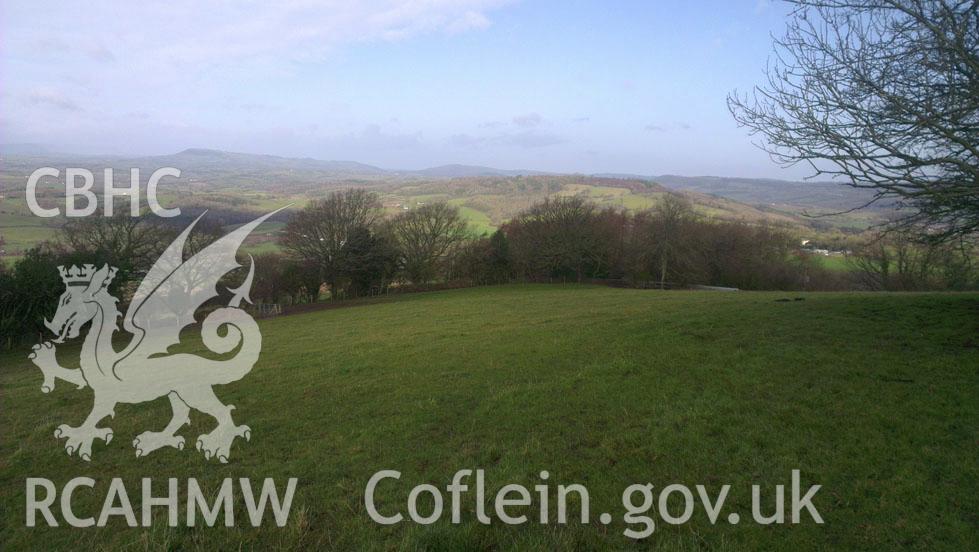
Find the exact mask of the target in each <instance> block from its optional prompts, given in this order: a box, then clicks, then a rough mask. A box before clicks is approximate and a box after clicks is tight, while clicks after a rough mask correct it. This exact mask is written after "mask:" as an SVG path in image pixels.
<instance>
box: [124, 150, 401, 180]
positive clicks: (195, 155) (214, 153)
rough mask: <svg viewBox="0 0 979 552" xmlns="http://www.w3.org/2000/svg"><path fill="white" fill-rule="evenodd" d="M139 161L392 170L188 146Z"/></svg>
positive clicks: (369, 172)
mask: <svg viewBox="0 0 979 552" xmlns="http://www.w3.org/2000/svg"><path fill="white" fill-rule="evenodd" d="M132 161H134V162H135V163H137V164H140V165H143V164H151V165H154V166H157V167H161V166H173V167H177V168H180V169H181V170H188V171H193V170H200V169H208V170H231V171H241V170H278V171H281V170H292V171H316V172H324V173H331V174H336V175H349V176H358V175H366V176H379V175H386V174H389V171H386V170H384V169H381V168H378V167H375V166H373V165H367V164H364V163H357V162H356V161H322V160H319V159H312V158H309V157H306V158H294V157H279V156H276V155H259V154H252V153H235V152H228V151H220V150H212V149H197V148H192V149H186V150H184V151H181V152H179V153H175V154H172V155H159V156H152V157H141V158H135V159H133V160H132Z"/></svg>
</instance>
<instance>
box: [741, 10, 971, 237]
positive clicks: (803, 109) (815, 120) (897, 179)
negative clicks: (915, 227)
mask: <svg viewBox="0 0 979 552" xmlns="http://www.w3.org/2000/svg"><path fill="white" fill-rule="evenodd" d="M790 1H791V3H793V4H795V9H794V10H793V12H792V14H791V16H790V21H789V24H788V29H787V31H786V33H785V36H783V37H782V38H780V39H777V40H776V41H775V55H774V57H773V60H772V61H771V62H770V63H769V66H768V68H767V76H768V82H767V84H765V85H763V86H760V87H757V88H755V90H754V91H753V92H752V93H750V94H747V95H739V94H737V93H735V94H733V95H732V96H730V97H729V98H728V106H729V108H730V109H731V112H732V114H733V115H734V117H735V119H736V120H737V121H738V123H739V124H741V125H743V126H745V127H747V128H749V129H750V130H751V132H752V134H757V135H760V136H761V137H762V138H763V144H762V147H763V148H764V149H765V150H766V151H768V152H769V153H770V154H771V155H772V157H773V158H774V159H775V160H776V161H778V162H780V163H782V164H785V165H794V164H797V163H806V164H808V165H809V166H811V168H812V169H813V171H814V176H817V175H828V176H833V177H840V179H841V181H843V182H845V183H846V184H850V185H853V186H855V187H860V188H870V189H873V190H875V192H876V194H875V201H877V200H882V199H893V200H896V201H897V203H898V205H899V206H901V207H903V208H906V209H907V211H906V212H907V213H908V214H907V215H906V216H905V217H903V218H902V219H901V221H900V223H901V224H902V225H911V224H923V225H925V226H926V227H927V228H928V231H929V233H930V234H931V235H932V237H935V238H940V239H942V238H945V239H947V238H952V237H955V236H962V235H968V234H974V233H976V232H977V231H979V3H977V2H976V1H975V0H972V1H955V0H927V1H925V0H790Z"/></svg>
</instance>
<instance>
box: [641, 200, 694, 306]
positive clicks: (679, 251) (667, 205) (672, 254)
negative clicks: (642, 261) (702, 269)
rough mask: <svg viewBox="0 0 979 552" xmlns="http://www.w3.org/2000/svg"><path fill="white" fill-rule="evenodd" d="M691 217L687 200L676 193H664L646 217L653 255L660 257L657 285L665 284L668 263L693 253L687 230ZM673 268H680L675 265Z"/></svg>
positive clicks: (691, 212) (671, 263)
mask: <svg viewBox="0 0 979 552" xmlns="http://www.w3.org/2000/svg"><path fill="white" fill-rule="evenodd" d="M693 218H694V212H693V206H692V205H691V204H690V201H689V200H688V199H687V198H685V197H683V196H681V195H678V194H673V193H667V194H666V195H664V196H663V198H662V199H661V200H660V202H659V203H658V204H657V205H656V206H655V207H654V208H653V211H652V216H651V217H650V218H649V222H650V223H651V229H652V233H653V239H652V247H653V255H654V256H655V257H656V259H657V260H658V261H659V287H660V289H663V288H665V287H666V276H667V274H668V273H669V272H668V270H669V269H670V268H671V265H679V264H685V263H684V261H685V260H687V259H688V258H689V257H690V256H691V255H692V254H693V247H692V245H691V243H690V238H691V235H690V233H689V226H690V224H689V223H690V222H691V221H692V220H693ZM674 272H675V273H678V272H679V271H678V270H677V269H676V268H674Z"/></svg>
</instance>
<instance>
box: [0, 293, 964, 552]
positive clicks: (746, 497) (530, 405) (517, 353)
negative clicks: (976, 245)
mask: <svg viewBox="0 0 979 552" xmlns="http://www.w3.org/2000/svg"><path fill="white" fill-rule="evenodd" d="M796 297H799V298H802V300H791V299H794V298H796ZM782 299H790V300H789V301H780V300H782ZM261 327H262V331H263V338H264V339H263V343H264V349H263V353H262V357H261V360H260V361H259V363H258V365H257V366H256V367H255V369H254V370H253V371H252V373H250V374H249V375H248V376H246V377H245V379H243V380H241V381H239V382H237V383H234V384H232V385H229V386H226V387H219V388H217V393H218V395H219V397H221V398H222V400H224V401H225V402H227V403H230V404H234V405H236V407H237V409H236V410H235V417H236V421H237V422H238V423H246V424H248V425H250V426H251V428H252V432H253V435H252V438H251V441H250V442H247V443H245V442H236V444H235V448H234V449H233V453H232V459H231V463H229V464H227V465H220V464H217V463H215V462H214V461H211V462H206V461H205V460H204V459H203V457H202V456H201V455H200V454H199V453H197V452H196V451H194V450H192V448H191V447H188V449H187V450H184V451H176V450H173V449H163V450H160V451H157V452H155V453H153V454H152V455H151V456H149V457H147V458H143V459H140V460H138V461H137V459H136V458H135V457H134V454H133V449H132V447H131V445H130V442H131V440H132V438H133V437H134V436H135V435H136V434H138V433H140V432H142V431H144V430H147V429H153V430H158V429H160V427H162V424H163V421H164V420H166V419H169V414H168V413H169V407H168V405H167V403H166V401H165V400H158V401H155V402H153V403H151V404H144V405H135V406H132V405H120V406H118V407H117V408H116V415H115V418H114V419H109V420H107V421H106V422H104V423H103V425H109V426H111V427H112V428H113V429H114V431H115V439H114V440H113V441H112V443H111V444H110V445H109V446H104V445H102V443H101V442H99V443H97V444H96V446H95V447H94V452H93V459H92V462H91V463H90V464H86V463H84V462H82V461H81V460H79V459H78V458H77V457H69V456H67V455H66V454H65V453H64V450H63V444H62V443H61V442H58V441H56V440H55V439H54V437H53V431H54V428H55V427H57V426H58V425H59V424H61V423H66V422H67V423H69V424H71V425H77V424H78V422H79V421H80V420H81V419H82V418H83V417H84V416H85V414H86V413H87V412H88V408H89V407H90V405H91V392H90V391H89V390H88V389H86V390H84V391H78V390H75V389H74V387H73V386H72V385H70V384H67V383H65V382H59V383H58V387H57V389H55V391H54V392H52V393H51V394H49V395H43V394H41V392H40V389H39V387H40V384H41V375H40V373H38V372H37V370H36V369H34V368H33V367H32V365H31V364H30V363H29V362H28V361H27V360H26V358H25V357H26V354H27V352H28V348H27V347H25V348H24V350H18V351H15V352H13V353H9V354H4V355H0V385H2V395H3V408H2V411H0V412H2V414H0V416H2V417H0V427H3V439H2V445H0V448H2V453H0V457H2V458H3V459H4V461H3V462H4V463H3V468H2V479H0V485H2V500H0V503H2V504H3V510H2V513H0V515H2V518H3V520H2V532H0V547H2V548H3V549H4V550H19V549H24V548H27V547H31V548H35V549H69V548H70V549H75V550H77V549H82V550H84V549H92V550H110V549H138V550H144V549H145V550H185V549H200V550H237V549H244V550H247V549H253V548H256V549H265V548H269V547H277V548H287V549H293V548H294V549H300V548H302V549H308V550H315V549H332V550H357V549H376V550H390V549H406V550H417V549H432V550H498V549H519V550H529V549H539V550H570V549H575V548H577V549H594V548H610V549H646V548H653V549H663V550H708V549H709V550H742V549H768V550H772V549H778V550H809V549H828V550H883V549H915V550H970V549H971V550H975V549H977V548H979V529H977V525H976V513H977V512H979V496H977V493H976V490H977V489H979V462H977V455H976V451H977V449H976V443H977V442H979V338H977V335H979V294H883V293H881V294H844V293H838V294H837V293H825V294H817V293H792V294H785V293H749V292H739V293H711V292H658V291H641V290H619V289H608V288H592V287H579V286H545V285H537V286H534V285H526V286H504V287H488V288H475V289H467V290H458V291H450V292H438V293H426V294H415V295H406V296H401V297H396V298H393V299H385V300H382V301H379V302H377V304H369V305H367V306H358V307H354V308H342V309H334V310H325V311H319V312H314V313H308V314H302V315H294V316H284V317H280V318H276V319H271V320H266V321H263V322H262V324H261ZM63 352H64V353H65V354H64V355H63V358H62V362H63V363H64V364H66V365H67V364H70V362H71V358H72V356H74V357H75V358H76V359H77V355H78V350H77V348H76V349H73V350H65V351H63ZM192 416H193V418H192V425H191V426H189V427H185V428H183V429H182V430H181V432H180V434H182V435H184V436H185V437H187V439H188V443H192V442H193V441H194V439H195V438H196V436H197V435H198V434H199V433H202V432H206V431H210V429H211V427H212V426H213V422H212V421H211V420H209V419H206V418H204V417H202V416H200V415H199V414H198V413H196V412H195V413H194V414H193V415H192ZM464 468H470V469H473V468H481V469H485V470H486V480H487V491H488V496H490V497H492V496H494V495H495V491H496V490H497V489H498V488H499V487H500V486H502V485H504V484H507V483H521V484H523V485H525V486H527V487H528V488H531V487H532V486H533V485H535V484H538V483H540V479H539V478H538V475H537V474H538V472H539V471H540V470H548V471H549V472H550V482H551V483H552V484H553V485H557V484H571V483H581V484H584V485H585V486H586V487H587V488H588V490H589V492H590V497H591V500H590V504H591V518H592V521H591V523H590V524H589V525H581V524H579V523H569V524H567V525H558V524H555V523H554V521H553V516H554V513H553V505H552V510H551V519H552V521H551V523H550V524H548V525H540V524H538V523H536V522H535V521H536V517H537V508H538V503H537V501H536V493H535V494H534V495H533V496H534V497H535V502H534V505H533V506H531V507H529V508H525V509H520V508H513V509H512V510H514V511H516V512H520V513H526V514H528V515H529V516H530V518H531V522H528V523H526V524H523V525H518V526H505V525H501V524H500V523H499V520H494V521H495V523H494V524H492V525H490V526H484V525H481V524H479V523H478V522H476V521H475V518H474V513H473V509H474V506H473V498H472V497H473V495H472V492H471V491H470V493H469V494H468V495H464V500H463V510H462V520H463V523H462V525H461V526H455V525H451V524H450V523H449V522H448V520H449V515H448V509H449V504H448V502H447V503H446V506H445V507H446V513H445V514H444V515H443V517H442V520H441V521H440V522H438V523H436V524H434V525H430V526H422V525H417V524H414V523H411V522H410V521H407V520H406V521H403V522H402V523H400V524H398V525H393V526H389V527H383V526H381V525H378V524H376V523H374V522H372V521H371V520H370V519H369V518H368V516H367V514H366V512H365V506H364V497H363V493H364V487H365V485H366V482H367V480H368V478H370V476H371V475H372V474H373V473H375V472H376V471H378V470H381V469H396V470H399V471H400V472H402V477H401V481H399V482H392V481H389V482H388V483H387V484H383V485H382V486H381V487H379V492H378V495H377V496H378V506H379V508H380V509H381V511H383V512H386V513H392V512H394V511H400V512H401V513H403V514H404V515H405V516H406V517H407V509H406V506H405V504H406V502H407V498H406V497H407V494H408V492H409V490H410V488H411V487H413V486H415V485H418V484H421V483H432V484H434V485H437V486H439V487H442V488H443V489H444V487H445V485H447V484H448V483H449V480H450V478H451V477H452V475H453V474H454V473H455V472H456V471H457V470H459V469H464ZM792 469H799V470H801V473H802V481H803V488H804V489H805V488H806V487H808V485H810V484H820V485H822V489H821V490H820V491H819V493H818V494H817V495H816V498H815V500H814V504H815V506H816V507H817V508H818V510H819V512H820V513H821V514H822V516H823V518H824V519H825V521H826V523H825V524H824V525H817V524H815V523H814V522H812V520H811V519H809V518H808V517H805V516H804V517H803V523H801V524H799V525H788V524H787V525H780V526H776V525H771V526H760V525H756V524H754V523H753V522H751V520H750V511H751V492H750V485H752V484H759V485H762V486H763V488H764V489H765V492H766V493H767V495H766V496H767V497H768V502H766V508H770V507H771V496H772V494H771V490H772V487H773V486H774V485H775V484H785V485H788V484H789V483H790V472H791V470H792ZM81 475H85V476H89V477H92V478H94V479H96V480H97V481H98V485H97V486H96V488H95V490H90V489H84V488H82V489H80V490H79V491H78V492H77V493H76V497H75V501H74V507H75V509H76V513H78V514H80V515H82V514H85V515H96V516H97V515H98V512H99V509H100V508H101V505H102V501H103V500H104V498H105V494H106V489H107V486H108V481H109V479H110V478H112V477H122V478H123V479H124V480H125V481H126V484H127V489H128V490H129V492H130V497H131V498H132V499H133V501H134V506H136V508H137V515H138V512H139V509H138V503H139V500H140V498H139V480H140V478H141V477H152V478H154V480H157V479H159V480H162V479H164V478H166V477H178V478H180V479H181V481H183V480H185V479H186V478H187V477H196V478H197V479H198V480H199V481H201V482H202V486H205V488H206V489H208V490H210V491H214V490H215V488H216V486H217V483H218V482H219V481H220V480H222V479H223V478H225V477H235V478H237V477H251V478H253V480H257V479H259V478H264V477H275V478H276V479H277V480H280V481H284V480H285V478H287V477H298V478H299V479H300V483H299V488H298V490H297V493H296V497H295V499H294V501H293V505H292V512H291V514H290V517H289V523H288V525H287V526H286V527H284V528H281V529H280V528H276V527H275V526H274V525H267V526H264V527H262V528H261V529H251V528H244V527H238V528H230V529H229V528H224V527H218V528H211V529H208V528H203V529H202V528H200V527H196V528H187V527H178V528H168V527H166V518H165V510H164V509H162V508H157V509H155V512H156V515H155V517H154V520H155V524H154V525H153V527H152V528H128V527H126V526H125V523H124V522H123V521H122V518H121V517H116V518H113V520H112V521H111V522H110V524H109V526H108V527H106V528H92V529H67V528H64V527H60V528H57V529H48V528H34V529H28V528H26V527H24V510H23V508H24V501H25V497H24V492H25V491H24V487H25V478H27V477H48V478H50V479H52V480H53V481H55V482H56V483H57V484H58V485H59V488H60V485H63V484H64V483H65V482H66V481H67V480H68V479H69V478H71V477H76V476H81ZM645 482H650V483H652V484H654V485H655V488H656V489H657V490H658V489H662V488H663V487H664V486H665V485H667V484H670V483H683V484H685V485H687V486H689V487H690V488H693V487H694V485H697V484H703V485H705V486H706V487H707V488H708V489H709V490H710V492H711V496H716V493H717V491H718V490H719V488H720V486H721V485H723V484H730V485H731V491H730V495H729V496H728V498H727V502H726V503H725V506H724V513H723V515H722V518H721V519H722V520H723V519H726V517H725V516H726V515H727V513H728V512H732V511H733V512H739V513H740V515H741V518H742V520H744V521H742V522H741V523H740V524H738V525H730V524H728V523H726V522H724V521H720V522H718V524H717V525H711V524H710V523H709V522H708V520H707V517H706V515H705V513H704V509H703V506H702V504H701V503H700V501H699V499H698V500H697V505H696V509H695V514H694V517H693V519H692V520H691V521H690V522H689V523H687V524H685V525H679V526H671V525H667V524H665V523H663V522H662V521H661V520H660V519H659V518H658V517H656V518H655V519H656V531H655V533H654V534H653V535H652V536H650V537H649V538H647V539H645V540H643V541H638V542H636V541H631V540H629V539H628V538H626V537H625V536H623V535H622V531H623V529H624V528H625V525H624V524H623V521H622V513H623V508H622V506H621V498H620V497H621V493H622V491H623V489H624V488H626V487H627V486H628V485H629V484H632V483H645ZM158 484H160V485H162V484H163V483H162V482H160V483H158ZM551 492H552V493H553V488H552V490H551ZM443 494H444V495H445V496H446V499H447V500H448V494H447V493H443ZM786 494H787V498H786V501H787V507H788V501H789V499H788V490H787V491H786ZM695 496H696V492H695ZM552 500H554V499H553V495H552ZM422 504H423V506H422V507H421V510H422V512H428V511H429V507H428V506H426V505H425V502H424V501H422ZM569 509H570V512H571V513H569V518H571V519H572V520H577V517H576V515H577V507H576V506H575V503H572V504H571V505H570V506H569ZM654 509H655V508H654ZM487 510H488V511H489V512H490V513H491V515H493V516H494V517H495V514H492V511H493V508H492V505H490V506H489V507H488V509H487ZM183 511H184V510H183V506H181V515H183ZM601 512H610V513H612V514H613V518H614V519H613V521H612V523H611V524H610V525H608V526H605V525H602V524H600V523H599V522H598V521H597V518H598V515H599V513H601ZM238 513H239V515H242V516H243V514H241V512H240V511H239V512H238ZM675 513H676V512H674V514H675ZM786 515H787V516H788V514H786Z"/></svg>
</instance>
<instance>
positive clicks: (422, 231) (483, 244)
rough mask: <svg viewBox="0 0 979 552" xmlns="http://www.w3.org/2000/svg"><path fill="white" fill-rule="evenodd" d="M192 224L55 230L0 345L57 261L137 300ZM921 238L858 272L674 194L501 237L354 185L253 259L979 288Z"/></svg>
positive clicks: (387, 275)
mask: <svg viewBox="0 0 979 552" xmlns="http://www.w3.org/2000/svg"><path fill="white" fill-rule="evenodd" d="M246 218H247V217H246ZM236 220H237V219H236ZM185 222H186V221H181V222H180V223H176V224H175V223H174V222H173V221H168V220H166V219H158V218H155V217H140V218H130V217H128V216H124V215H120V216H116V217H109V218H106V217H89V218H84V219H75V220H72V221H70V222H68V223H67V224H66V225H65V226H64V227H63V228H62V230H61V231H60V232H59V236H58V239H57V240H56V241H54V242H51V243H45V244H42V245H40V246H38V247H35V248H33V249H31V250H30V251H28V252H27V254H26V255H24V256H23V257H22V258H21V259H20V260H19V261H18V262H17V263H16V264H15V265H14V266H13V267H12V268H8V267H5V266H3V265H2V264H0V344H4V343H5V344H6V345H8V346H9V345H10V343H11V342H12V340H13V338H14V337H17V336H22V335H33V336H36V335H37V333H38V332H40V331H42V330H43V325H42V322H43V319H44V316H45V315H49V314H50V312H51V311H53V309H54V307H55V305H56V303H57V298H58V297H59V296H60V294H61V293H62V291H63V285H62V283H61V281H60V278H59V277H58V272H57V270H56V267H57V266H59V265H71V264H87V263H91V264H96V263H98V264H101V263H109V264H111V265H113V266H116V267H118V268H119V272H118V274H117V276H116V278H115V279H114V280H113V283H112V286H113V287H112V289H111V291H112V292H113V293H114V294H115V295H116V296H117V297H119V298H120V299H122V301H123V302H125V301H126V300H127V299H128V296H129V294H131V292H132V291H133V290H134V289H135V286H137V285H138V283H139V281H140V280H141V278H142V275H143V274H145V272H146V271H147V270H148V269H149V267H150V266H151V265H152V263H153V262H154V261H155V260H156V258H157V257H158V256H159V254H160V253H161V252H162V251H163V249H164V248H165V247H166V246H167V245H169V243H170V242H171V241H172V240H173V238H174V237H175V236H176V235H177V234H178V233H179V232H180V231H181V230H182V229H183V228H184V227H185V224H184V223H185ZM226 223H227V224H233V222H227V221H225V220H223V219H221V218H220V217H210V215H209V216H208V217H205V218H204V219H202V220H201V221H200V222H199V223H198V226H197V227H195V231H194V232H193V233H192V234H191V236H190V239H189V240H188V245H187V246H186V249H187V251H186V252H185V254H186V255H187V256H189V255H192V254H193V253H194V252H196V251H199V250H200V249H201V248H203V247H204V246H205V245H206V244H208V243H210V242H211V241H213V240H214V239H216V238H217V237H219V236H221V235H223V234H224V233H225V232H226V230H225V228H224V226H226ZM913 238H914V234H913V233H911V234H908V235H904V234H897V233H889V234H885V235H883V236H881V237H880V238H878V239H876V240H873V241H870V242H868V243H867V244H864V245H862V246H860V247H859V248H856V249H855V250H854V251H853V253H852V255H851V265H852V268H853V270H851V271H849V272H847V271H833V270H829V269H827V268H826V267H824V266H823V265H822V263H821V261H820V260H819V257H818V256H813V255H812V254H811V253H809V252H807V251H806V250H804V249H801V248H800V246H799V241H798V239H797V238H796V237H794V236H793V235H792V233H791V232H790V231H789V229H787V228H783V227H778V226H773V225H769V224H749V223H745V222H730V221H715V220H709V219H706V218H704V217H702V216H699V215H698V214H697V213H696V212H695V211H694V209H693V208H692V206H691V205H690V204H689V202H687V201H686V200H685V199H684V198H683V196H680V195H676V194H666V195H664V196H663V198H662V199H661V201H660V202H659V203H658V204H657V205H656V206H655V207H654V208H652V209H649V210H646V211H641V212H637V213H630V212H627V211H624V210H622V209H617V208H612V207H600V206H598V205H595V204H593V203H590V202H588V201H586V200H584V199H581V198H578V197H557V198H549V199H546V200H544V201H542V202H540V203H538V204H536V205H533V206H531V207H530V208H528V209H527V210H525V211H524V212H522V213H520V214H519V215H518V216H516V217H514V218H513V219H512V220H510V221H509V222H507V223H506V224H504V225H503V226H502V227H501V228H500V229H499V230H497V231H496V232H494V233H493V234H492V235H488V236H486V235H483V236H475V235H474V234H473V233H472V232H471V231H470V230H469V228H468V227H467V225H466V222H465V220H464V218H463V217H462V216H461V214H460V212H459V210H458V209H457V208H456V207H454V206H451V205H449V204H446V203H431V204H427V205H423V206H420V207H418V208H415V209H411V210H405V211H402V212H399V213H398V214H396V215H394V216H384V212H383V209H382V206H381V204H380V202H379V201H378V197H377V195H376V194H374V193H372V192H369V191H366V190H359V189H351V190H343V191H337V192H334V193H333V194H331V195H330V196H328V197H326V198H325V199H321V200H318V201H314V202H312V203H310V204H309V205H308V206H306V207H305V208H303V209H301V210H299V211H298V212H296V213H294V214H293V216H292V217H291V218H289V219H288V222H287V224H286V226H285V228H284V230H283V233H282V238H281V245H282V248H283V252H281V253H266V254H262V255H258V256H257V257H256V259H255V270H256V272H255V278H254V282H253V287H252V293H251V297H252V299H253V300H255V301H256V302H259V303H278V304H285V305H290V304H295V303H306V302H315V301H318V300H321V299H323V298H326V297H329V298H330V299H343V298H352V297H363V296H369V295H377V294H382V293H387V292H388V291H390V290H391V289H392V288H397V289H398V290H404V289H412V288H419V287H425V286H430V285H432V284H452V285H485V284H497V283H505V282H511V281H529V282H583V281H591V280H596V279H602V280H614V281H616V282H618V283H620V284H622V285H633V286H637V287H662V288H670V287H682V286H687V285H690V284H707V285H717V286H729V287H737V288H740V289H750V290H837V289H839V290H842V289H871V290H902V291H910V290H937V289H955V290H964V289H979V266H977V264H976V262H975V259H976V255H975V253H976V246H975V244H974V243H972V242H969V241H968V240H966V239H965V238H959V239H957V240H954V241H949V240H946V241H944V242H920V241H916V240H914V239H913ZM228 284H229V285H228V286H224V287H233V285H231V283H230V282H229V283H228ZM221 287H222V286H219V289H221Z"/></svg>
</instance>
